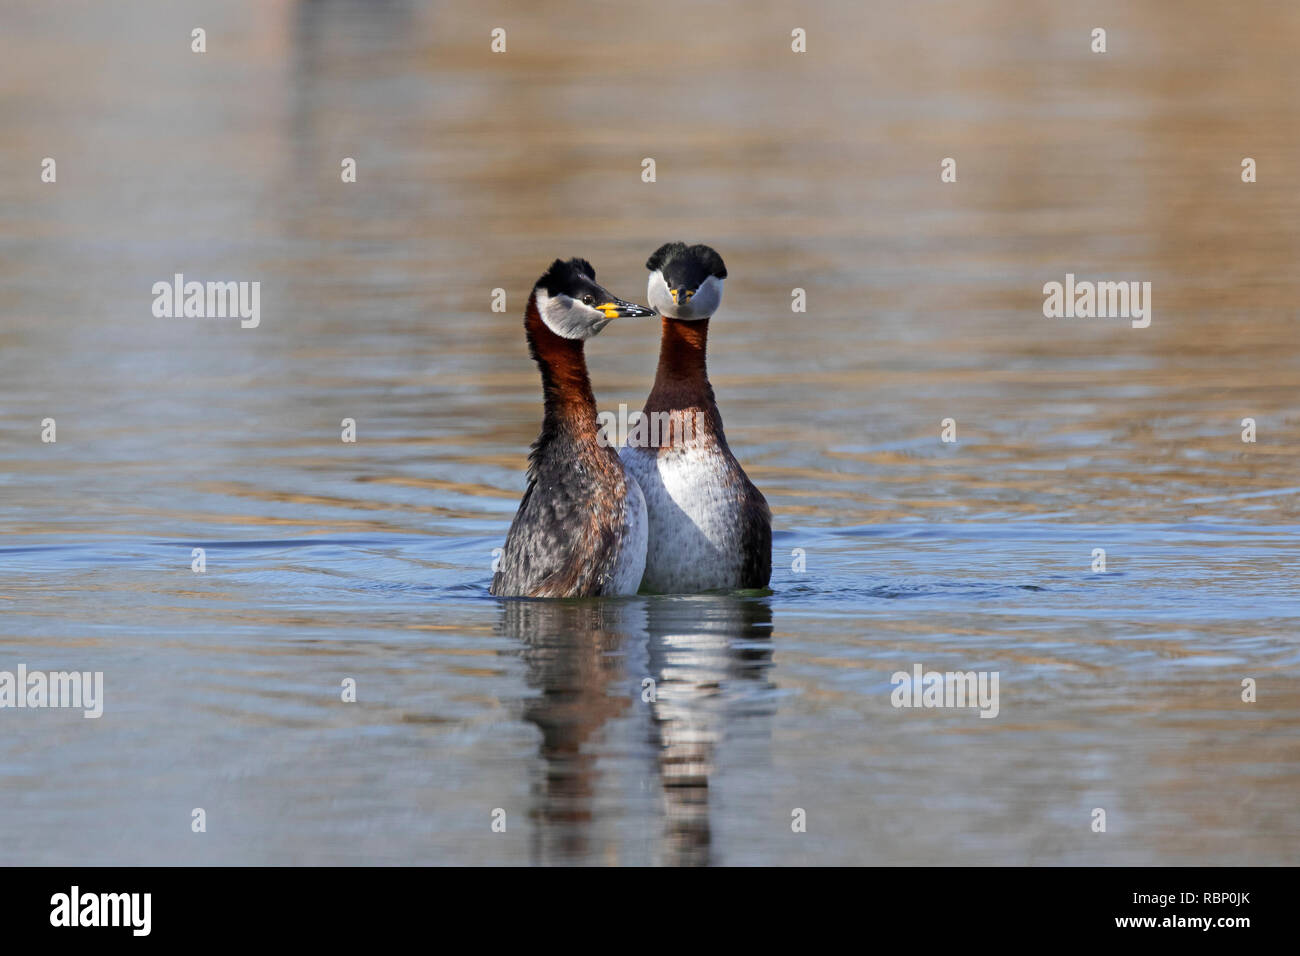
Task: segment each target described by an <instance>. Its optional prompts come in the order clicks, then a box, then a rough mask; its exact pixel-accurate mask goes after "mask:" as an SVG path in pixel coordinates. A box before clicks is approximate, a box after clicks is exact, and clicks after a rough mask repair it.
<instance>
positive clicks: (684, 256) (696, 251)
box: [645, 242, 727, 281]
mask: <svg viewBox="0 0 1300 956" xmlns="http://www.w3.org/2000/svg"><path fill="white" fill-rule="evenodd" d="M645 267H646V268H647V269H649V270H650V271H651V272H654V271H656V270H660V271H665V270H667V269H670V268H671V269H673V270H674V271H682V272H685V273H695V274H701V281H702V280H703V278H707V277H708V276H716V277H717V278H719V279H725V278H726V277H727V267H726V265H725V264H724V263H723V261H722V256H720V255H718V253H717V251H716V250H715V249H713V248H712V247H711V246H706V245H703V244H701V245H695V246H688V245H686V243H684V242H665V243H664V244H663V245H662V246H660V247H659V248H658V249H656V250H655V253H654V255H652V256H651V257H650V258H649V259H647V260H646V261H645Z"/></svg>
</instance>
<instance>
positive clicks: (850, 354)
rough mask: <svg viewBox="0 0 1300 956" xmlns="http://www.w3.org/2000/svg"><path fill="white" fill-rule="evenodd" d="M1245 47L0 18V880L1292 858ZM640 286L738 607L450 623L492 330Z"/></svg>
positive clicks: (1290, 188) (499, 390)
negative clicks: (902, 680)
mask: <svg viewBox="0 0 1300 956" xmlns="http://www.w3.org/2000/svg"><path fill="white" fill-rule="evenodd" d="M1246 7H1247V8H1249V9H1248V10H1241V9H1238V8H1234V7H1230V6H1224V5H1222V4H1219V3H1211V2H1199V0H1196V2H1185V3H1173V2H1170V3H1149V4H1141V5H1135V4H1129V3H1120V2H1114V3H1099V4H1094V5H1089V6H1088V8H1087V10H1086V11H1085V10H1083V9H1078V10H1074V9H1070V8H1068V7H1062V6H1061V5H1059V4H1055V3H1049V2H1039V3H1032V2H1025V3H993V2H989V3H975V4H960V5H954V4H948V3H942V4H940V3H927V2H922V3H913V4H906V5H897V4H859V3H852V2H847V0H845V2H841V3H822V4H809V5H802V6H801V7H800V9H798V10H794V9H792V8H791V6H790V5H789V4H786V3H746V4H744V5H743V6H742V5H741V4H738V3H737V4H727V3H717V4H696V3H688V2H685V0H665V2H663V3H658V4H654V5H650V6H647V5H640V6H628V7H626V8H623V7H616V6H614V5H605V4H600V5H590V6H588V5H585V4H578V3H561V4H549V5H546V8H545V10H543V8H542V7H541V6H536V5H531V4H525V3H522V2H508V3H505V4H503V5H499V6H498V7H497V8H495V9H494V10H492V11H485V10H484V9H483V6H482V4H478V3H472V2H468V0H462V2H457V3H445V4H437V5H432V4H428V5H426V4H423V3H415V2H374V3H344V2H289V0H283V2H265V3H253V2H244V3H227V4H221V5H212V4H196V3H181V2H170V3H147V2H136V3H129V4H125V5H123V4H102V3H91V2H84V3H69V4H58V5H57V6H56V5H53V4H43V3H36V2H25V3H11V4H7V5H6V8H5V12H4V13H3V19H4V23H3V26H4V34H5V37H6V40H7V42H6V44H5V49H6V53H5V64H4V66H3V67H0V70H3V73H4V78H5V82H4V84H3V92H0V116H2V118H3V126H4V136H3V137H0V169H2V170H3V175H0V251H2V253H3V254H0V434H2V435H3V442H0V528H2V529H3V532H4V535H3V539H2V540H0V671H5V670H8V671H14V670H16V668H17V667H18V665H19V664H24V665H26V666H27V668H28V669H29V670H47V671H48V670H68V669H76V670H88V671H102V672H103V673H104V684H105V687H104V694H105V701H104V714H103V716H102V717H101V718H100V719H98V720H86V719H83V718H82V716H81V713H80V711H70V710H32V709H23V710H9V709H6V710H0V863H7V864H13V863H40V864H67V863H91V864H107V863H126V864H136V863H164V864H204V863H212V864H236V863H251V864H291V863H302V864H348V863H421V864H425V863H427V864H478V863H490V864H528V863H548V864H549V863H581V864H608V863H621V864H701V863H714V864H760V863H787V864H798V863H813V864H859V863H868V864H934V863H957V864H1059V863H1071V864H1198V863H1199V864H1251V863H1266V864H1285V863H1291V864H1294V863H1295V862H1296V861H1297V858H1298V856H1300V684H1298V683H1297V677H1300V555H1298V553H1297V531H1300V468H1298V467H1297V466H1298V462H1300V457H1298V453H1300V403H1298V402H1297V397H1298V388H1297V387H1298V386H1300V347H1298V346H1297V340H1298V339H1300V318H1298V316H1300V310H1298V309H1297V306H1296V303H1297V301H1298V299H1297V293H1298V292H1300V288H1298V286H1300V282H1298V281H1297V272H1296V268H1295V264H1296V262H1297V259H1298V258H1300V238H1298V233H1297V229H1296V223H1297V221H1300V193H1297V191H1296V189H1295V180H1294V175H1293V172H1294V166H1295V157H1296V156H1297V155H1300V100H1298V99H1297V97H1296V96H1295V93H1296V88H1297V66H1296V62H1297V61H1296V59H1295V53H1294V51H1295V49H1296V46H1297V40H1300V7H1297V6H1295V5H1293V4H1289V3H1264V2H1260V3H1249V4H1247V5H1246ZM1095 26H1104V27H1106V28H1107V30H1108V52H1107V53H1105V54H1104V55H1103V54H1095V53H1093V52H1091V50H1090V48H1089V47H1090V42H1091V41H1090V33H1091V30H1092V29H1093V27H1095ZM195 27H203V28H204V29H205V30H206V32H207V37H206V39H207V52H206V53H204V54H196V53H192V52H191V50H190V42H191V41H190V31H191V30H192V29H193V28H195ZM495 27H503V28H505V29H506V30H507V37H508V40H507V52H506V53H504V54H493V53H491V51H490V49H489V42H490V33H491V30H492V29H493V28H495ZM796 27H799V28H803V29H805V30H806V31H807V35H808V52H807V53H805V54H795V53H793V52H791V50H790V32H791V30H792V29H794V28H796ZM44 157H52V158H54V159H55V160H56V162H57V181H56V182H55V183H43V182H42V181H41V178H40V172H41V162H42V159H43V158H44ZM345 157H351V158H353V159H355V160H356V163H357V182H356V183H354V184H344V183H342V182H341V180H340V164H341V162H342V160H343V159H344V158H345ZM646 157H652V158H654V159H655V161H656V181H655V182H654V183H646V182H643V181H642V178H641V171H642V160H643V159H644V158H646ZM944 157H952V158H954V159H955V160H956V162H957V171H958V178H957V182H955V183H947V184H945V183H941V182H940V179H939V164H940V161H941V159H943V158H944ZM1243 157H1251V158H1253V159H1254V160H1255V161H1256V163H1257V166H1258V181H1257V182H1255V183H1252V184H1246V183H1243V182H1242V181H1241V160H1242V158H1243ZM671 239H685V240H688V241H704V242H709V243H710V244H712V245H714V246H716V247H717V248H718V249H719V251H721V253H722V254H723V256H724V257H725V258H726V261H727V265H728V268H729V271H730V279H729V280H728V284H727V294H726V299H725V300H724V303H723V307H722V309H721V311H720V312H719V313H718V315H717V317H716V318H715V319H714V321H713V326H712V335H711V338H712V355H711V363H710V364H711V375H712V378H713V382H714V385H715V388H716V390H717V393H718V396H719V401H720V406H721V410H722V413H723V416H724V419H725V421H726V426H727V434H728V437H729V438H730V441H731V444H732V447H733V449H734V450H735V451H736V453H737V455H738V457H739V458H740V459H741V460H742V462H743V463H744V464H745V466H746V468H747V470H748V472H749V474H750V476H751V477H752V478H753V479H754V481H755V482H756V483H757V484H758V485H759V487H760V488H762V489H763V491H764V492H765V493H766V495H767V498H768V500H769V502H770V503H771V505H772V510H773V514H774V532H775V534H774V561H773V564H774V569H775V570H774V573H773V577H772V588H771V594H769V595H766V596H717V595H715V596H691V597H656V598H631V599H624V600H617V601H586V602H549V603H548V602H510V601H501V600H498V599H495V598H492V597H490V596H489V595H488V593H487V586H488V584H489V581H490V579H491V562H492V553H491V552H492V549H493V548H494V547H497V546H499V545H500V544H501V543H502V542H503V540H504V536H505V532H506V529H507V527H508V524H509V521H510V519H511V517H512V516H513V513H514V510H515V507H516V505H517V503H518V499H519V495H520V493H521V492H522V490H523V486H524V481H523V469H524V466H525V456H526V452H527V446H528V444H529V442H530V441H531V440H532V439H533V438H534V437H535V435H536V432H537V428H538V424H539V421H540V396H539V388H538V380H537V375H536V372H535V369H534V368H533V366H532V365H531V363H530V362H529V360H528V356H527V353H526V350H525V347H524V343H523V337H522V330H521V323H520V316H521V314H522V309H523V306H524V302H525V297H526V295H527V292H528V289H529V287H530V286H531V283H532V281H533V280H534V279H535V278H536V276H537V275H538V274H539V273H540V272H541V271H542V270H543V269H544V268H545V267H546V265H547V264H548V263H549V262H550V260H551V259H552V258H554V257H556V256H570V255H581V256H585V257H586V258H588V259H590V260H591V261H592V262H593V263H594V264H595V265H596V268H597V272H598V275H599V277H600V279H601V280H602V281H603V282H604V283H605V284H606V285H608V286H609V287H610V288H611V289H612V290H613V291H615V292H616V293H618V294H620V295H623V296H625V297H627V298H632V299H642V298H643V296H644V291H645V270H644V269H643V263H644V261H645V258H646V256H647V255H648V254H649V253H650V252H652V251H653V250H654V249H655V248H656V247H657V246H658V245H659V244H660V243H662V242H664V241H667V240H671ZM178 272H179V273H183V274H184V275H185V276H186V278H187V279H195V280H199V281H206V280H242V281H259V282H260V283H261V316H260V320H261V321H260V325H259V326H258V327H257V328H250V329H242V328H240V325H239V322H238V320H235V319H196V318H190V319H186V318H155V317H154V315H153V314H152V311H151V306H152V303H153V295H152V292H151V288H152V285H153V283H155V282H159V281H170V280H171V278H172V276H173V275H174V274H175V273H178ZM1067 273H1072V274H1075V275H1077V276H1078V277H1079V278H1080V279H1081V280H1082V279H1093V280H1098V279H1111V280H1140V281H1149V282H1151V283H1152V287H1153V292H1152V301H1151V305H1152V322H1151V325H1150V327H1149V328H1145V329H1134V328H1132V327H1131V326H1130V323H1129V322H1128V321H1127V320H1125V319H1048V318H1044V316H1043V312H1042V306H1043V293H1042V287H1043V284H1044V283H1046V282H1050V281H1063V280H1064V277H1065V275H1066V274H1067ZM497 288H501V289H504V290H506V294H507V310H506V312H505V313H494V312H493V311H491V300H492V290H493V289H497ZM795 288H802V289H804V290H805V291H806V295H807V302H808V310H807V312H806V313H804V314H796V313H793V312H792V311H791V305H790V303H791V290H792V289H795ZM656 351H657V323H655V322H653V321H651V322H645V323H641V324H636V323H634V322H631V321H629V322H627V323H626V324H621V323H615V324H614V325H613V326H612V327H610V328H609V329H607V330H606V332H605V333H604V334H603V335H602V336H601V337H600V338H599V339H596V340H595V341H594V342H592V343H591V344H590V346H589V348H588V359H589V363H590V366H591V369H592V376H593V382H594V386H595V390H596V393H597V396H598V399H599V401H600V403H601V406H602V407H603V408H607V409H611V410H614V409H617V407H618V405H619V404H620V403H626V404H627V405H629V406H630V407H632V408H637V407H639V406H640V403H641V402H642V401H643V400H644V397H645V395H646V393H647V391H648V389H649V386H650V382H651V379H652V377H653V373H654V364H655V355H656ZM46 418H53V419H55V420H56V422H57V442H55V443H52V444H51V443H44V442H42V441H41V427H42V426H41V422H42V420H44V419H46ZM344 418H352V419H355V421H356V423H357V441H356V443H355V444H345V443H343V442H342V441H341V440H340V422H341V420H342V419H344ZM945 418H952V419H954V421H955V427H956V430H957V441H956V442H955V443H944V442H942V441H941V440H940V428H941V425H940V423H941V422H942V421H943V420H944V419H945ZM1244 418H1252V419H1254V420H1255V422H1256V428H1257V441H1256V442H1254V443H1245V442H1243V441H1242V438H1241V435H1242V428H1243V426H1242V420H1243V419H1244ZM194 548H203V549H205V552H206V571H205V572H203V573H201V574H200V573H195V572H194V571H192V570H191V555H192V549H194ZM1098 548H1100V549H1104V550H1105V554H1106V571H1105V573H1095V572H1094V571H1093V569H1092V566H1093V560H1094V559H1093V555H1094V549H1098ZM796 549H801V551H798V552H797V551H796ZM800 554H801V555H802V558H803V561H804V562H805V567H804V569H803V570H802V571H798V570H795V564H796V558H797V555H800ZM916 664H920V665H922V666H923V667H924V668H925V669H927V670H940V671H948V670H977V671H993V672H996V673H997V674H998V675H999V680H1000V683H999V687H1000V700H999V712H998V715H997V717H996V718H994V719H981V718H980V717H979V716H978V713H977V712H976V711H974V710H970V709H965V710H956V709H949V710H944V709H931V710H926V709H898V708H895V707H893V706H892V705H891V702H890V694H891V690H892V689H893V688H892V685H891V681H890V677H891V675H892V674H893V673H894V672H896V671H899V670H904V671H910V670H911V669H912V668H913V666H914V665H916ZM347 678H351V679H353V680H355V682H356V688H357V691H356V693H357V701H356V702H355V703H344V702H342V700H341V689H340V688H341V682H343V681H344V680H345V679H347ZM646 678H650V679H651V680H653V681H655V683H656V689H657V693H656V697H655V700H654V701H653V702H646V701H643V699H642V685H643V681H644V680H645V679H646ZM1245 678H1252V679H1253V680H1254V681H1256V682H1257V695H1258V698H1257V700H1256V701H1255V702H1253V703H1247V702H1243V700H1242V681H1243V679H1245ZM194 808H203V810H204V811H205V813H206V822H207V832H206V833H203V834H197V833H193V832H191V815H192V811H193V810H194ZM796 808H798V809H802V810H803V811H804V812H805V814H806V819H807V828H806V832H802V833H795V832H792V827H791V821H792V812H793V811H794V810H795V809H796ZM1095 808H1101V809H1104V810H1105V812H1106V832H1105V833H1097V832H1093V829H1092V822H1093V819H1094V809H1095ZM498 809H499V810H501V811H504V814H505V820H506V830H505V832H504V833H498V832H493V830H492V821H493V813H494V811H495V810H498Z"/></svg>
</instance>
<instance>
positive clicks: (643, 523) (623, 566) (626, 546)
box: [609, 467, 649, 594]
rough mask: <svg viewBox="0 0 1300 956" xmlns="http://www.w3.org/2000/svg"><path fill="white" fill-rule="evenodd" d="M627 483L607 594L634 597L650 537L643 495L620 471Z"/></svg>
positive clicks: (629, 476) (633, 478) (639, 584)
mask: <svg viewBox="0 0 1300 956" xmlns="http://www.w3.org/2000/svg"><path fill="white" fill-rule="evenodd" d="M623 477H624V479H626V482H627V497H626V498H625V499H624V508H623V537H622V539H621V540H620V542H619V549H618V555H617V556H616V557H615V559H614V575H613V579H612V582H611V584H610V591H609V593H610V594H636V592H637V590H638V589H640V587H641V578H642V576H643V575H644V574H645V558H646V542H647V539H648V537H649V519H648V518H647V516H646V504H645V496H644V495H643V494H642V493H641V488H640V487H639V485H638V484H637V481H636V478H635V477H633V476H632V475H630V474H628V472H627V468H626V467H625V468H624V469H623Z"/></svg>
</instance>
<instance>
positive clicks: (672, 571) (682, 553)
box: [620, 442, 743, 594]
mask: <svg viewBox="0 0 1300 956" xmlns="http://www.w3.org/2000/svg"><path fill="white" fill-rule="evenodd" d="M620 457H621V458H622V460H623V464H624V466H625V467H626V468H627V470H628V471H629V472H631V473H632V476H633V477H634V478H635V479H636V480H637V483H638V484H639V485H640V486H641V492H642V494H644V495H645V503H646V514H647V516H648V518H649V541H648V543H647V546H646V565H645V579H644V581H643V586H644V587H645V588H647V589H648V590H651V591H658V592H660V593H662V594H689V593H697V592H699V591H708V590H713V589H717V588H736V587H740V585H741V572H742V570H743V561H742V552H741V547H742V542H741V505H740V501H739V500H738V498H737V496H736V493H735V487H736V486H735V482H734V480H733V478H732V475H731V472H730V468H731V467H733V463H732V462H731V461H729V460H728V458H727V457H726V456H725V455H724V454H723V453H722V452H721V451H720V450H719V449H718V448H717V446H716V445H713V444H712V443H701V442H693V443H691V444H690V445H688V446H687V447H684V448H683V447H673V448H664V449H658V448H640V447H627V448H624V449H623V450H622V453H621V455H620Z"/></svg>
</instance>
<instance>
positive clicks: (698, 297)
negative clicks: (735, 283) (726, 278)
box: [691, 276, 722, 318]
mask: <svg viewBox="0 0 1300 956" xmlns="http://www.w3.org/2000/svg"><path fill="white" fill-rule="evenodd" d="M721 304H722V280H721V279H719V278H718V277H717V276H709V277H708V278H707V279H705V280H704V281H703V282H701V283H700V287H699V288H698V289H696V290H695V296H694V298H692V299H691V308H692V310H693V311H694V312H695V314H696V315H698V316H699V317H700V318H706V317H708V316H710V315H712V314H713V313H714V312H717V311H718V306H720V305H721Z"/></svg>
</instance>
